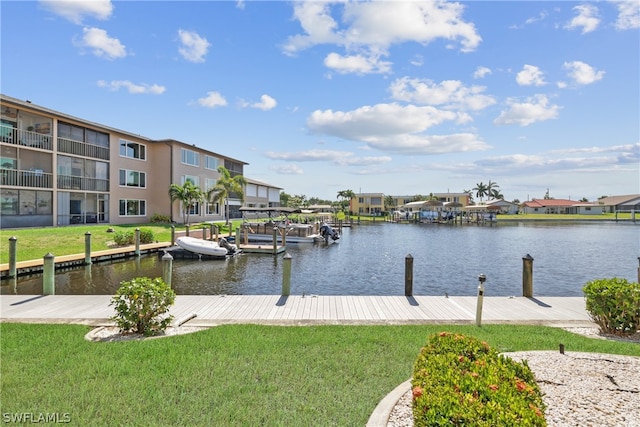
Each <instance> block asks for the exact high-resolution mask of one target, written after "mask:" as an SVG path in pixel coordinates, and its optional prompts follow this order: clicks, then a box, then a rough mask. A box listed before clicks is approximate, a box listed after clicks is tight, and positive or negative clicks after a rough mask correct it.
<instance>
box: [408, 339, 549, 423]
mask: <svg viewBox="0 0 640 427" xmlns="http://www.w3.org/2000/svg"><path fill="white" fill-rule="evenodd" d="M412 387H413V401H412V408H413V417H414V425H415V426H416V427H419V426H434V425H452V426H467V425H474V426H487V427H489V426H491V427H493V426H508V425H509V426H511V425H527V426H545V425H546V420H545V418H544V410H545V405H544V403H543V402H542V394H541V393H540V389H539V388H538V385H537V384H536V382H535V378H534V376H533V373H532V372H531V370H530V369H529V366H528V365H527V363H526V361H523V362H522V363H518V362H515V361H514V360H512V359H510V358H508V357H505V356H503V355H500V354H498V353H497V352H496V350H494V349H492V348H490V347H489V345H488V344H487V343H485V342H483V341H479V340H478V339H476V338H473V337H466V336H463V335H460V334H451V333H448V332H441V333H439V334H434V335H432V336H431V337H430V339H429V342H428V343H427V345H426V346H425V347H423V348H422V349H421V351H420V354H419V356H418V358H417V360H416V362H415V365H414V369H413V379H412Z"/></svg>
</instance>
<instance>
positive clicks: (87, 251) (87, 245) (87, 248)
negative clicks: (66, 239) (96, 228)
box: [84, 231, 91, 265]
mask: <svg viewBox="0 0 640 427" xmlns="http://www.w3.org/2000/svg"><path fill="white" fill-rule="evenodd" d="M84 264H85V265H89V264H91V232H89V231H87V232H86V233H84Z"/></svg>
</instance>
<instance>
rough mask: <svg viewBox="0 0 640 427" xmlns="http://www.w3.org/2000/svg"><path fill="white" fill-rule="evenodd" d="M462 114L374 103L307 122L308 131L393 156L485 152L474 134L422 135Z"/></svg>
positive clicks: (316, 116)
mask: <svg viewBox="0 0 640 427" xmlns="http://www.w3.org/2000/svg"><path fill="white" fill-rule="evenodd" d="M461 117H463V118H464V115H461V114H459V113H456V112H452V111H446V110H439V109H437V108H435V107H432V106H414V105H409V106H400V105H398V104H377V105H374V106H372V107H370V106H365V107H361V108H358V109H356V110H353V111H347V112H343V111H331V110H325V111H320V110H317V111H314V112H313V113H312V114H311V115H310V116H309V117H308V119H307V126H308V128H309V130H310V131H311V132H314V133H318V134H325V135H332V136H335V137H337V138H341V139H346V140H351V141H359V142H364V143H366V144H367V146H368V147H370V148H373V149H377V150H381V151H386V152H393V153H405V154H406V153H413V154H425V155H426V154H437V153H447V152H461V151H476V150H484V149H486V148H487V147H488V146H487V145H486V144H485V143H484V142H482V141H481V140H480V139H479V138H478V137H477V136H476V135H472V134H453V135H435V136H434V135H425V134H424V132H425V131H426V130H427V129H428V128H430V127H432V126H436V125H439V124H441V123H443V122H445V121H455V120H461Z"/></svg>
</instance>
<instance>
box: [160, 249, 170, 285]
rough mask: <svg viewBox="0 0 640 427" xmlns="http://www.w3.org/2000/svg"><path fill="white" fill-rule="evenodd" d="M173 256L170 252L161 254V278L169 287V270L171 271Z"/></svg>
mask: <svg viewBox="0 0 640 427" xmlns="http://www.w3.org/2000/svg"><path fill="white" fill-rule="evenodd" d="M172 269H173V257H172V256H171V254H170V253H168V252H167V253H165V254H164V255H163V256H162V280H164V283H166V284H167V285H169V287H171V272H172V271H173V270H172Z"/></svg>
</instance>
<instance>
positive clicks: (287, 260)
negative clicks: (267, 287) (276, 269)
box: [282, 252, 291, 297]
mask: <svg viewBox="0 0 640 427" xmlns="http://www.w3.org/2000/svg"><path fill="white" fill-rule="evenodd" d="M290 293H291V254H289V252H287V253H286V254H284V265H283V266H282V296H283V297H288V296H289V294H290Z"/></svg>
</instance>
